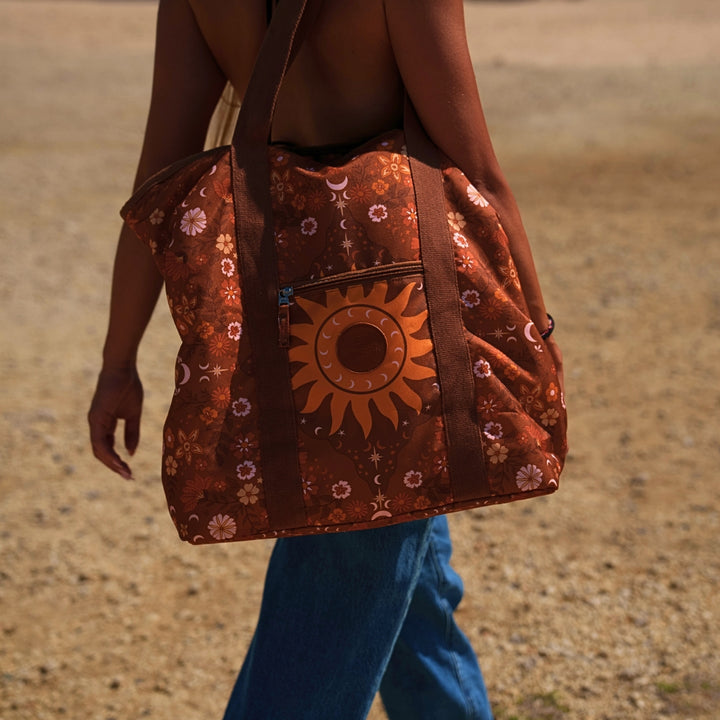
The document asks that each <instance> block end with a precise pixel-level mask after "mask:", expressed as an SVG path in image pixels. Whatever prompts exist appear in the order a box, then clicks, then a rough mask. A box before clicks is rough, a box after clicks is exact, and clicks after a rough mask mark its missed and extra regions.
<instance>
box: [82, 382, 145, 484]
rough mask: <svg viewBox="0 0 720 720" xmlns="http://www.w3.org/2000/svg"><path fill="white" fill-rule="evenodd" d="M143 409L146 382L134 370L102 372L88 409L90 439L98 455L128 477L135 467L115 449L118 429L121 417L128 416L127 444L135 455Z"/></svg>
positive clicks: (97, 456) (122, 475)
mask: <svg viewBox="0 0 720 720" xmlns="http://www.w3.org/2000/svg"><path fill="white" fill-rule="evenodd" d="M141 410H142V385H141V384H140V379H139V378H138V376H137V373H136V372H135V371H134V370H122V371H113V372H106V371H103V372H102V373H100V377H99V378H98V384H97V388H96V390H95V395H94V397H93V400H92V404H91V406H90V411H89V412H88V424H89V426H90V443H91V445H92V449H93V454H94V455H95V457H96V458H97V459H98V460H99V461H100V462H101V463H103V465H105V466H106V467H108V468H110V469H111V470H112V471H114V472H116V473H118V475H120V476H121V477H123V478H125V479H126V480H131V479H132V471H131V470H130V467H129V466H128V464H127V463H126V462H125V461H124V460H123V459H122V458H121V457H120V456H119V455H118V453H117V452H116V450H115V432H116V430H117V424H118V420H121V419H122V420H124V421H125V429H124V440H125V447H126V448H127V450H128V452H129V453H130V454H131V455H132V454H133V453H134V452H135V450H136V449H137V446H138V442H139V439H140V415H141Z"/></svg>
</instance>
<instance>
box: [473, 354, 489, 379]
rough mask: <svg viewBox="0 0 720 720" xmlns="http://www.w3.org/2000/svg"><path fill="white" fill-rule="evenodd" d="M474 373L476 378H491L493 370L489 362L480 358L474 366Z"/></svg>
mask: <svg viewBox="0 0 720 720" xmlns="http://www.w3.org/2000/svg"><path fill="white" fill-rule="evenodd" d="M473 373H474V374H475V377H479V378H487V377H490V376H491V375H492V369H491V368H490V363H489V362H488V361H487V360H484V359H483V358H480V359H479V360H478V361H477V362H476V363H475V364H474V365H473Z"/></svg>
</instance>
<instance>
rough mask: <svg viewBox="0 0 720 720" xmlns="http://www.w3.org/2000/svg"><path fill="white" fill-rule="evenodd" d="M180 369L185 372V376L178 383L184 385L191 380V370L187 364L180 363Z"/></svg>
mask: <svg viewBox="0 0 720 720" xmlns="http://www.w3.org/2000/svg"><path fill="white" fill-rule="evenodd" d="M180 367H181V368H182V371H183V376H182V378H181V380H180V381H179V382H178V385H184V384H185V383H186V382H187V381H188V380H189V379H190V368H189V367H188V366H187V365H186V364H185V363H180Z"/></svg>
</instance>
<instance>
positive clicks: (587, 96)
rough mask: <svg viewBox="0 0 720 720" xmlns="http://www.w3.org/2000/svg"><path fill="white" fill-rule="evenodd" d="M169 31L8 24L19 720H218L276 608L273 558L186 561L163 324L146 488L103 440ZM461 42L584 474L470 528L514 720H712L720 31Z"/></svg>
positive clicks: (4, 92)
mask: <svg viewBox="0 0 720 720" xmlns="http://www.w3.org/2000/svg"><path fill="white" fill-rule="evenodd" d="M153 16H154V6H153V5H152V4H151V3H145V2H132V3H125V2H113V3H81V2H57V1H55V2H53V1H51V0H33V1H32V2H30V1H28V0H2V1H0V95H1V97H0V99H1V100H2V115H0V173H1V174H2V178H3V187H4V192H3V194H2V196H0V238H2V247H3V249H4V250H5V252H4V255H3V262H2V263H0V300H1V301H2V307H3V309H4V311H5V312H4V313H3V321H2V325H0V368H1V369H2V394H1V395H0V397H1V398H2V400H0V492H1V493H2V502H1V504H0V557H2V564H1V565H0V609H1V612H0V717H1V718H3V720H41V719H42V718H53V719H55V718H62V717H66V718H71V719H72V720H86V719H87V718H90V719H92V720H95V719H97V720H110V718H117V719H118V720H120V719H121V718H128V719H133V720H134V719H135V718H140V717H152V718H158V719H161V720H163V719H168V720H169V719H170V718H176V717H183V718H187V720H194V719H197V720H201V719H202V720H206V719H208V718H213V717H218V718H219V717H220V715H221V712H222V708H223V707H224V702H225V699H226V697H227V694H228V692H229V689H230V686H231V683H232V681H233V677H234V674H235V673H236V671H237V668H238V666H239V664H240V662H241V660H242V657H243V654H244V651H245V648H246V646H247V643H248V640H249V637H250V633H251V632H252V628H253V624H254V621H255V616H256V612H257V607H258V602H259V598H260V592H261V583H262V577H263V573H264V567H265V562H266V559H267V556H268V553H269V549H270V545H269V544H268V543H263V542H256V543H246V544H237V545H229V546H225V547H220V546H216V547H211V548H190V547H188V546H184V545H182V544H181V543H179V542H178V541H177V539H176V537H175V534H174V530H173V527H172V525H171V523H170V521H169V520H168V518H167V515H166V510H165V507H164V500H163V497H162V494H161V490H160V486H159V478H158V449H159V444H160V426H161V423H162V420H163V417H164V413H165V409H166V405H167V401H168V399H169V397H170V392H171V376H172V366H173V355H174V352H175V348H176V341H175V337H174V331H173V330H172V328H171V327H170V324H169V321H168V318H167V313H166V310H165V308H164V307H161V308H160V311H161V312H159V313H158V316H157V317H156V318H155V320H154V321H153V325H152V327H151V329H150V331H149V334H148V337H147V338H146V343H145V345H144V347H143V349H142V354H141V360H140V362H141V370H142V374H143V378H144V382H145V387H146V392H147V400H146V409H145V417H144V427H143V430H144V438H143V444H142V446H141V449H140V451H139V452H138V455H137V457H136V458H135V460H134V463H133V466H134V470H135V474H136V476H137V480H136V481H135V482H133V483H131V484H125V483H123V482H122V481H119V480H115V479H114V478H113V477H112V476H111V475H110V474H108V473H105V472H104V471H103V470H102V469H101V468H100V467H99V466H98V465H96V464H95V462H94V460H93V459H92V457H91V456H90V453H89V451H88V448H87V443H86V438H85V435H86V433H85V426H84V414H85V411H86V406H87V403H88V400H89V397H90V394H91V392H92V387H93V383H94V375H95V372H96V370H97V367H98V362H99V350H100V346H101V343H102V337H103V334H104V325H105V316H106V309H107V286H108V278H109V272H110V267H111V261H112V252H113V244H114V242H115V237H116V234H117V231H118V227H119V222H118V219H117V209H118V208H119V206H120V205H121V203H122V202H123V200H124V199H125V197H126V195H127V193H128V189H129V185H130V182H131V178H132V174H133V167H134V163H135V161H136V156H137V152H138V146H139V140H140V135H141V133H142V126H143V122H144V113H145V107H146V103H147V95H148V89H149V75H150V69H151V66H150V63H151V55H152V38H153ZM468 27H469V31H470V37H471V42H472V50H473V57H474V59H475V61H476V67H477V72H478V80H479V84H480V88H481V92H482V95H483V99H484V103H485V106H486V111H487V114H488V119H489V122H490V125H491V128H492V131H493V134H494V137H495V141H496V145H497V151H498V154H499V156H500V159H501V162H502V163H503V165H504V167H505V169H506V172H507V174H508V176H509V178H510V180H511V183H512V185H513V187H514V189H515V192H516V194H517V196H518V200H519V202H520V205H521V209H522V211H523V215H524V218H525V222H526V225H527V227H528V230H529V233H530V235H531V237H532V239H533V242H534V246H535V248H536V255H537V262H538V265H539V268H540V272H541V275H542V278H543V280H544V286H545V288H546V290H545V292H546V295H547V301H548V305H549V307H550V308H551V310H552V312H553V314H554V315H555V318H556V320H557V322H558V337H559V339H560V341H561V343H562V345H563V348H564V350H565V354H566V363H567V368H568V378H567V384H568V388H567V395H568V401H569V408H570V413H571V421H572V427H571V446H572V452H571V457H570V460H569V463H568V468H567V472H566V475H565V477H564V483H563V487H562V490H561V492H559V493H558V494H557V495H556V496H554V497H552V498H548V499H545V500H535V501H532V502H527V503H517V504H516V505H514V506H505V507H497V508H490V509H487V510H484V511H477V512H470V513H464V514H461V515H457V516H453V518H452V525H453V532H454V536H455V543H456V556H455V564H456V566H457V568H458V569H459V571H460V572H461V574H462V575H463V577H464V578H465V581H466V589H467V593H466V598H465V600H464V601H463V605H462V606H461V610H460V615H459V617H460V620H461V622H462V624H463V627H464V628H465V629H466V630H467V632H468V634H469V635H470V637H471V639H472V641H473V644H474V646H475V648H476V649H477V651H478V655H479V657H480V659H481V663H482V666H483V670H484V672H485V675H486V680H487V683H488V687H489V690H490V693H491V696H492V699H493V703H494V708H495V712H496V715H497V717H498V719H499V720H510V719H511V718H516V719H518V720H540V719H545V720H547V719H551V720H555V719H556V718H565V717H568V718H582V719H587V720H604V719H613V720H614V719H616V718H618V719H622V718H632V719H636V718H637V719H640V720H645V719H647V720H650V719H651V718H652V719H653V720H654V719H655V718H658V717H671V718H673V717H674V718H678V719H683V720H703V719H705V720H715V719H716V718H717V715H718V713H717V708H718V707H720V659H719V658H720V652H719V648H718V640H717V628H718V626H720V618H719V617H718V616H719V615H720V613H719V612H718V610H717V603H716V602H714V597H715V596H716V595H717V593H718V589H719V588H718V579H719V575H720V573H719V566H720V558H719V556H718V551H717V537H718V530H719V528H718V524H719V517H720V516H719V510H720V504H719V503H718V501H717V498H716V492H715V487H714V485H715V477H716V469H717V467H718V462H719V461H720V443H719V442H718V424H719V423H718V414H719V413H718V411H719V410H720V383H719V382H718V372H717V358H718V356H720V289H719V288H720V283H719V282H718V279H719V276H720V270H719V269H718V268H720V243H719V242H718V234H719V233H720V217H719V211H718V202H717V194H718V191H717V188H718V187H720V163H718V162H717V158H718V157H720V134H719V133H718V130H717V128H718V127H720V101H718V93H717V88H718V87H720V50H719V49H718V47H719V46H718V44H717V42H716V38H717V37H720V9H718V5H717V2H716V0H684V1H683V2H682V3H678V2H676V1H675V0H622V1H621V0H582V1H579V2H569V1H568V0H539V1H538V2H524V3H492V2H476V3H469V4H468ZM108 29H110V32H108ZM370 717H371V719H372V720H379V719H380V718H382V717H384V714H383V713H382V710H381V708H380V707H379V706H377V707H375V708H374V709H373V712H372V714H371V716H370Z"/></svg>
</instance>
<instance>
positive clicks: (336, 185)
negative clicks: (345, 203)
mask: <svg viewBox="0 0 720 720" xmlns="http://www.w3.org/2000/svg"><path fill="white" fill-rule="evenodd" d="M348 180H349V178H348V176H347V175H346V176H345V179H344V180H343V181H342V182H339V183H331V182H330V181H329V180H326V181H325V182H326V183H327V186H328V187H329V188H330V189H331V190H334V191H335V192H342V191H343V190H344V189H345V188H346V187H347V185H348Z"/></svg>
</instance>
